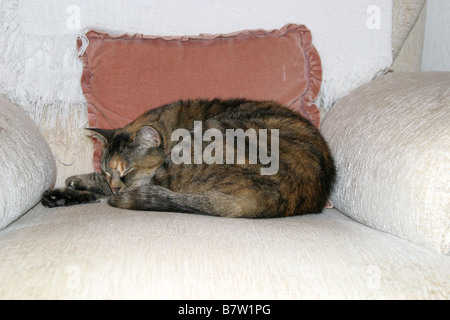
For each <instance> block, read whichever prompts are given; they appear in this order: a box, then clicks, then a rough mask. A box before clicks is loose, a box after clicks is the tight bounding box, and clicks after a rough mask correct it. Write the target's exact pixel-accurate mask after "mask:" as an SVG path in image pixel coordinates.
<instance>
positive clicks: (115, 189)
mask: <svg viewBox="0 0 450 320" xmlns="http://www.w3.org/2000/svg"><path fill="white" fill-rule="evenodd" d="M119 191H120V188H111V192H112V193H114V194H118V193H119Z"/></svg>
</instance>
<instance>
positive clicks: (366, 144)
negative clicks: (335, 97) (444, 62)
mask: <svg viewBox="0 0 450 320" xmlns="http://www.w3.org/2000/svg"><path fill="white" fill-rule="evenodd" d="M449 106H450V72H424V73H398V74H389V75H387V76H384V77H381V78H379V79H376V80H375V81H373V82H371V83H369V84H367V85H364V86H362V87H360V88H358V89H356V90H355V91H354V92H352V93H351V94H350V95H348V96H347V97H345V98H344V99H342V100H341V101H339V102H338V103H337V105H336V106H335V107H334V108H333V110H332V111H331V112H330V113H329V114H328V115H327V117H326V119H325V121H324V123H323V126H322V132H323V134H324V136H325V137H326V139H327V140H328V142H329V144H330V147H331V149H332V152H333V154H334V157H335V161H336V165H337V169H338V182H337V185H336V187H335V192H334V194H333V195H332V197H331V199H332V201H333V203H334V205H335V207H336V208H337V209H338V210H340V211H341V212H343V213H345V214H347V215H349V216H350V217H352V218H354V219H355V220H357V221H359V222H362V223H364V224H367V225H368V226H371V227H373V228H376V229H379V230H382V231H386V232H389V233H392V234H394V235H397V236H399V237H401V238H403V239H408V240H410V241H412V242H415V243H417V244H420V245H423V246H426V247H429V248H433V249H434V250H437V251H438V252H440V253H443V254H448V253H449V252H450V126H449V123H450V108H449Z"/></svg>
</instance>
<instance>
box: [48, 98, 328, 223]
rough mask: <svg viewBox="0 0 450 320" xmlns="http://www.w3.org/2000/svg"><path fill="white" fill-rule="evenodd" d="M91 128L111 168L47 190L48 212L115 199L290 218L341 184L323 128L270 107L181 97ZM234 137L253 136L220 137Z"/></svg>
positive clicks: (314, 207)
mask: <svg viewBox="0 0 450 320" xmlns="http://www.w3.org/2000/svg"><path fill="white" fill-rule="evenodd" d="M230 129H234V130H231V131H230ZM89 130H91V132H92V133H93V135H94V136H95V137H96V138H97V139H98V140H99V141H101V142H102V144H103V145H104V150H103V155H102V160H101V169H102V170H101V172H93V173H90V174H85V175H78V176H73V177H70V178H68V179H67V180H66V187H65V188H60V189H50V190H47V191H46V192H44V194H43V196H42V200H41V202H42V204H43V205H44V206H46V207H58V206H70V205H77V204H84V203H91V202H99V201H100V200H102V199H107V200H108V203H109V204H110V205H112V206H115V207H119V208H124V209H130V210H149V211H169V212H182V213H195V214H207V215H213V216H220V217H235V218H275V217H287V216H294V215H303V214H310V213H320V212H322V210H323V209H324V207H325V205H326V203H327V200H328V197H329V196H330V192H331V191H332V188H333V184H334V182H335V178H336V168H335V165H334V161H333V157H332V155H331V152H330V149H329V147H328V145H327V143H326V141H325V140H324V138H323V137H322V135H321V134H320V131H319V130H318V129H317V128H316V127H315V126H313V125H312V124H311V122H310V121H309V120H307V119H306V118H304V117H302V116H301V115H299V114H298V113H296V112H294V111H292V110H289V109H288V108H286V107H284V106H282V105H280V104H278V103H275V102H270V101H268V102H267V101H251V100H246V99H230V100H221V99H213V100H205V99H197V100H184V101H183V100H180V101H178V102H174V103H171V104H167V105H164V106H162V107H160V108H157V109H153V110H150V111H147V112H146V113H144V114H143V115H141V116H140V117H138V118H137V119H136V120H135V121H133V122H132V123H130V124H128V125H126V126H125V127H123V128H120V129H113V130H106V129H89ZM239 130H240V131H239ZM176 132H178V135H174V133H176ZM230 132H231V133H235V134H236V133H241V134H242V133H243V132H244V134H245V136H244V139H242V138H241V140H240V143H241V145H240V146H239V144H238V142H239V141H238V140H239V138H235V137H233V136H231V137H232V141H225V142H223V141H220V138H221V137H226V138H229V137H230ZM186 135H187V136H186ZM199 137H201V138H199ZM205 137H206V138H205ZM180 138H182V139H180ZM254 138H257V139H259V140H258V141H257V142H255V141H254ZM264 139H266V141H264ZM180 140H181V142H180ZM227 140H228V139H227ZM189 142H190V143H191V144H194V145H193V146H190V145H189ZM243 142H245V143H244V146H245V148H244V149H243V147H242V143H243ZM264 142H265V143H264ZM269 142H270V143H269ZM196 144H197V145H196ZM230 148H231V150H230ZM239 148H241V149H240V150H239ZM192 150H193V152H191V151H192ZM255 152H257V154H256V155H255ZM258 152H259V153H258ZM269 155H270V157H269ZM268 159H269V160H271V161H272V163H271V164H270V166H271V167H272V169H271V170H269V169H270V168H268V164H269V161H268ZM221 160H222V161H221ZM231 160H233V161H231ZM263 160H264V161H265V162H264V161H263ZM264 169H266V170H267V171H273V172H265V173H264V171H263V170H264Z"/></svg>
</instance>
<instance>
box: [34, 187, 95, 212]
mask: <svg viewBox="0 0 450 320" xmlns="http://www.w3.org/2000/svg"><path fill="white" fill-rule="evenodd" d="M92 202H98V198H97V197H96V196H95V194H93V193H90V192H86V191H79V190H74V189H71V188H63V189H50V190H47V191H45V192H44V193H43V195H42V198H41V203H42V205H43V206H45V207H47V208H55V207H66V206H73V205H77V204H84V203H92Z"/></svg>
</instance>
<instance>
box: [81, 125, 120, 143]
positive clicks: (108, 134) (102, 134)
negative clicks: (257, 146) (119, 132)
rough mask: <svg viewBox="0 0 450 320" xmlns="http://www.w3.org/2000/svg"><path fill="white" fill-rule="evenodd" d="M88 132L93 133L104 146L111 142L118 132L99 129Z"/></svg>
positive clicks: (91, 129) (90, 129)
mask: <svg viewBox="0 0 450 320" xmlns="http://www.w3.org/2000/svg"><path fill="white" fill-rule="evenodd" d="M86 130H89V131H90V132H92V133H93V134H92V135H93V136H94V137H95V138H97V140H99V141H100V142H101V143H103V144H106V143H107V142H108V141H109V140H111V139H112V137H113V135H114V133H115V132H116V130H109V129H97V128H86Z"/></svg>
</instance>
